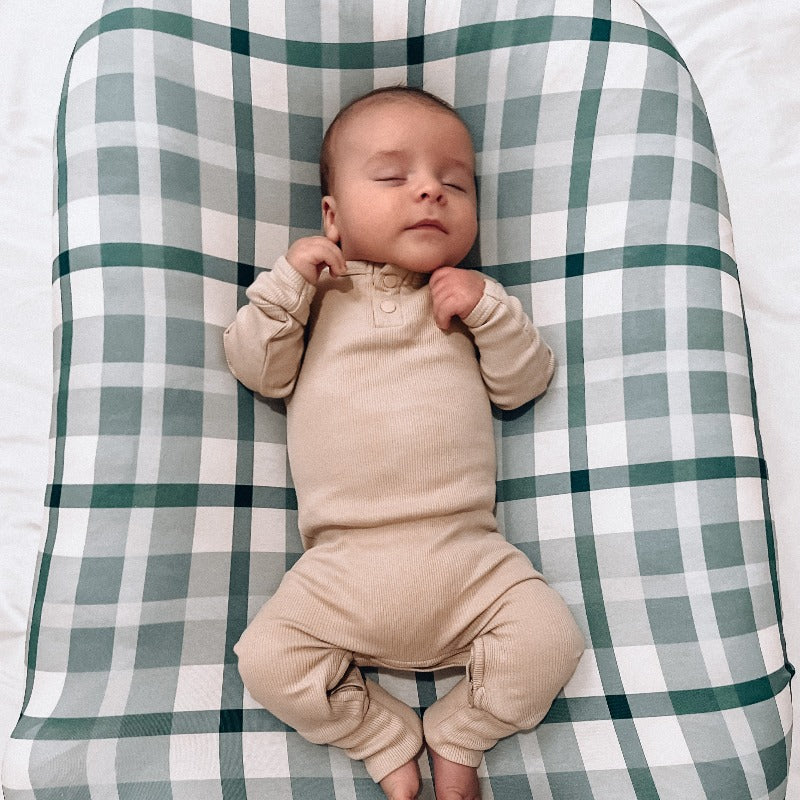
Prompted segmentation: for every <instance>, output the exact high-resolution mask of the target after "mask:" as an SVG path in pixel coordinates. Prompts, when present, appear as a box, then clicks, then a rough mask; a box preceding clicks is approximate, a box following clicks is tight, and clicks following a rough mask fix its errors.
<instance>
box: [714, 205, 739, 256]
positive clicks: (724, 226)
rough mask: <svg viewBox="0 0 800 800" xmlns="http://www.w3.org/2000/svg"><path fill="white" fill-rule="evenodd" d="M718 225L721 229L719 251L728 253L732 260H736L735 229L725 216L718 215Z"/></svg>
mask: <svg viewBox="0 0 800 800" xmlns="http://www.w3.org/2000/svg"><path fill="white" fill-rule="evenodd" d="M717 224H718V228H719V249H720V250H721V251H722V252H723V253H727V255H729V256H730V257H731V258H735V252H734V247H733V229H732V228H731V223H730V220H729V219H728V218H727V217H726V216H725V215H724V214H720V213H717Z"/></svg>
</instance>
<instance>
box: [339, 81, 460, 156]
mask: <svg viewBox="0 0 800 800" xmlns="http://www.w3.org/2000/svg"><path fill="white" fill-rule="evenodd" d="M408 109H414V110H415V111H417V112H418V113H421V114H425V115H430V116H431V117H438V118H442V119H450V120H452V121H453V122H455V123H457V124H458V125H459V127H460V128H461V129H462V130H463V131H464V132H465V134H466V138H467V139H468V141H469V147H470V150H471V151H472V154H473V157H474V146H473V143H472V135H471V134H470V131H469V128H468V127H467V125H466V123H465V122H464V120H462V119H461V117H459V115H458V114H457V113H456V112H455V111H454V110H452V109H448V108H447V107H446V106H443V105H439V104H438V103H434V102H433V101H429V100H426V99H425V98H419V97H414V96H404V95H399V96H393V95H378V96H376V97H368V98H366V99H364V100H362V101H359V102H358V103H355V104H354V105H353V106H352V107H351V108H349V109H348V111H347V113H346V114H345V115H343V116H342V117H341V118H340V119H339V120H338V121H337V123H336V129H335V130H334V131H333V137H332V139H333V141H332V144H334V148H333V150H334V153H335V144H336V139H339V141H340V142H341V140H342V138H343V137H345V136H346V135H347V134H348V133H353V132H355V133H357V134H358V133H360V132H361V131H362V130H363V129H364V128H367V129H369V127H370V126H371V125H373V124H374V123H375V119H376V118H378V119H380V118H381V116H382V115H384V114H386V113H387V112H389V111H397V110H401V111H407V110H408Z"/></svg>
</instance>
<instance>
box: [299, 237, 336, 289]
mask: <svg viewBox="0 0 800 800" xmlns="http://www.w3.org/2000/svg"><path fill="white" fill-rule="evenodd" d="M286 260H287V261H288V262H289V263H290V264H291V265H292V266H293V267H294V268H295V269H296V270H297V271H298V272H299V273H300V274H301V275H302V276H303V277H304V278H305V279H306V280H307V281H308V282H309V283H311V284H313V285H314V286H316V285H317V281H318V280H319V275H320V273H321V272H322V270H323V269H325V267H328V269H329V270H330V271H331V275H337V276H338V275H344V274H345V271H346V269H347V268H346V266H345V261H344V256H343V255H342V251H341V250H340V249H339V248H338V247H337V246H336V244H335V243H334V242H333V241H332V240H331V239H328V238H327V237H325V236H306V237H304V238H303V239H298V240H297V241H296V242H295V243H294V244H293V245H292V246H291V247H290V248H289V249H288V251H287V252H286Z"/></svg>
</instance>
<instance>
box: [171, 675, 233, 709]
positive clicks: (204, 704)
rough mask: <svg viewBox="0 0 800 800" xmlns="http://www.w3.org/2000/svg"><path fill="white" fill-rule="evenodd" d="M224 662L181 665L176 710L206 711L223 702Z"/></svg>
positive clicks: (176, 691) (176, 692) (176, 690)
mask: <svg viewBox="0 0 800 800" xmlns="http://www.w3.org/2000/svg"><path fill="white" fill-rule="evenodd" d="M223 671H224V667H223V665H222V664H188V665H184V666H181V667H180V670H179V672H178V685H177V687H176V689H175V706H174V710H175V711H176V712H179V711H204V710H205V709H208V708H219V707H220V703H221V702H222V678H223Z"/></svg>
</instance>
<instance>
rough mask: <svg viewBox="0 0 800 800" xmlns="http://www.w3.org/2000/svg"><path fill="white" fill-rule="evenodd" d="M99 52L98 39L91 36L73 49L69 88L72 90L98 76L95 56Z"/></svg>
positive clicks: (94, 79) (96, 56)
mask: <svg viewBox="0 0 800 800" xmlns="http://www.w3.org/2000/svg"><path fill="white" fill-rule="evenodd" d="M99 54H100V39H98V38H96V37H92V38H91V39H88V40H87V41H85V42H84V43H83V45H82V46H81V47H80V48H79V49H78V50H76V51H75V54H74V56H73V58H72V65H71V67H70V75H69V88H70V90H72V89H73V88H74V87H76V86H80V85H81V84H82V83H86V82H87V81H92V82H94V81H96V80H97V76H98V72H99V70H98V64H97V58H98V55H99Z"/></svg>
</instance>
